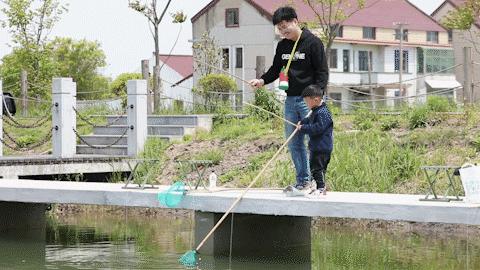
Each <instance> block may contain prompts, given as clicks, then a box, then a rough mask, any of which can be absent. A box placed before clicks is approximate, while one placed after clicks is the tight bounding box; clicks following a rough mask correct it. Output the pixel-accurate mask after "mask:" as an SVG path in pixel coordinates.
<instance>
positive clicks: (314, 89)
mask: <svg viewBox="0 0 480 270" xmlns="http://www.w3.org/2000/svg"><path fill="white" fill-rule="evenodd" d="M324 94H325V91H324V90H323V89H322V88H321V87H320V86H319V85H317V84H311V85H309V86H307V87H306V88H305V89H304V90H303V92H302V97H321V98H323V95H324Z"/></svg>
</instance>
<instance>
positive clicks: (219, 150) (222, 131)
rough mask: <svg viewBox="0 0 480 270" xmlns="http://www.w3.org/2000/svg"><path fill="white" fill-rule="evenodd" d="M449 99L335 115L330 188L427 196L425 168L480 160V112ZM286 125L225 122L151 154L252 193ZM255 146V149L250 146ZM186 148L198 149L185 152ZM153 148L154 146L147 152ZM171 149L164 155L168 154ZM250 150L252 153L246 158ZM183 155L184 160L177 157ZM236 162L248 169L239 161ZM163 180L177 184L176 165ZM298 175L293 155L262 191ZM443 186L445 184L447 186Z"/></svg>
mask: <svg viewBox="0 0 480 270" xmlns="http://www.w3.org/2000/svg"><path fill="white" fill-rule="evenodd" d="M453 110H457V109H456V108H455V107H453V106H452V105H451V104H450V103H448V101H447V102H445V100H443V99H434V100H429V102H428V103H427V104H426V105H419V106H415V107H413V108H405V109H403V110H402V111H401V112H400V113H397V114H395V115H390V114H379V113H374V112H372V111H371V110H367V109H361V110H357V111H354V112H352V113H350V114H341V113H339V111H338V110H332V111H334V112H336V113H335V114H334V121H335V133H334V137H335V139H334V152H333V155H332V160H331V163H330V166H329V170H328V175H327V178H328V185H329V187H330V189H331V190H335V191H360V192H398V193H424V192H425V190H426V186H427V185H426V181H425V178H424V175H423V172H422V171H421V169H420V167H421V166H424V165H458V166H460V165H462V164H463V163H465V162H471V161H475V160H477V161H478V160H480V155H479V151H480V126H479V123H478V119H480V117H479V113H478V111H477V110H476V108H468V109H466V110H464V111H462V112H461V113H448V112H447V111H453ZM283 141H284V138H283V123H282V122H281V121H279V120H276V119H268V120H265V118H264V116H258V115H257V116H250V117H247V118H245V119H225V118H221V117H220V118H219V119H218V120H217V121H215V122H214V128H213V131H212V132H211V133H205V132H200V133H198V134H196V135H195V136H188V137H185V140H184V141H183V142H176V143H174V144H170V145H168V146H165V145H159V146H157V148H156V149H155V150H153V151H152V150H147V151H148V152H150V153H151V155H147V157H156V156H158V155H159V153H161V155H162V156H163V157H167V160H168V159H170V160H171V159H172V158H178V157H181V158H187V159H209V160H212V161H214V163H215V165H214V166H213V170H215V172H217V174H219V179H220V182H221V183H222V184H223V185H226V186H235V187H245V186H246V185H248V183H249V182H250V181H251V180H252V179H253V178H254V177H255V176H256V174H257V173H258V172H259V171H260V169H261V168H262V166H263V165H264V164H265V163H266V162H267V161H268V160H269V159H270V158H271V157H272V156H273V154H274V152H275V151H276V150H277V149H278V147H279V146H280V145H281V144H282V143H283ZM248 145H250V146H252V147H251V149H250V148H249V149H247V150H248V151H247V150H246V148H248V147H247V146H248ZM180 148H184V149H190V150H188V151H183V152H181V153H177V152H176V151H177V150H178V149H180ZM147 149H148V148H147ZM162 149H163V150H162ZM245 152H247V153H245ZM177 154H178V155H177ZM235 156H237V157H238V159H242V162H243V163H242V164H239V163H238V162H237V163H235V162H234V160H235ZM166 173H167V175H170V177H169V178H168V179H166V178H164V176H165V172H164V173H160V176H159V177H158V178H157V180H158V181H159V182H162V183H169V181H170V180H171V179H172V176H173V177H174V178H175V179H177V178H181V177H180V176H179V175H178V174H175V167H174V166H173V167H171V168H170V171H168V172H166ZM294 180H295V174H294V169H293V165H292V163H291V161H290V158H289V154H288V153H287V152H286V151H285V152H284V153H283V154H282V155H281V156H280V157H279V158H278V160H277V161H276V162H275V163H274V165H273V166H272V167H271V168H269V169H268V170H267V172H266V173H265V175H264V177H263V179H262V181H259V183H258V184H257V187H283V186H285V185H287V184H291V183H293V182H294ZM439 186H440V187H441V186H442V183H440V184H439Z"/></svg>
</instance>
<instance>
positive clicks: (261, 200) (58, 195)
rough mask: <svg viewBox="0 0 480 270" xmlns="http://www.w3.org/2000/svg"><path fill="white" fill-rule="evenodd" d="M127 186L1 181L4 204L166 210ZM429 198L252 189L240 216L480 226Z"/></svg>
mask: <svg viewBox="0 0 480 270" xmlns="http://www.w3.org/2000/svg"><path fill="white" fill-rule="evenodd" d="M122 186H123V184H110V183H84V182H65V181H32V180H9V179H0V201H10V202H27V203H70V204H96V205H117V206H129V207H163V206H162V205H160V204H159V202H158V200H157V194H158V193H159V192H161V191H163V190H166V189H167V188H168V186H159V189H157V190H152V189H150V190H134V189H122ZM241 192H242V190H241V189H238V190H232V189H229V190H218V191H216V192H208V191H202V190H199V191H193V192H190V193H189V194H188V195H187V196H186V197H185V199H184V201H183V202H182V203H181V204H180V205H179V206H178V208H183V209H191V210H197V211H203V212H217V213H223V212H225V211H226V210H227V209H228V208H229V207H230V205H231V204H232V203H233V201H234V200H235V198H237V196H239V195H240V193H241ZM423 197H424V195H402V194H380V193H346V192H329V193H328V194H327V195H326V196H322V197H319V198H315V199H311V198H305V197H296V198H289V197H285V195H284V194H283V193H282V191H281V190H258V189H256V190H251V191H249V192H247V194H246V195H245V197H244V198H243V199H242V201H241V202H240V203H239V204H238V205H237V207H236V208H235V209H234V212H235V213H245V214H258V215H275V216H307V217H341V218H362V219H363V218H365V219H380V220H402V221H415V222H439V223H458V224H472V225H480V205H478V204H469V203H464V202H448V203H447V202H422V201H419V199H420V198H423Z"/></svg>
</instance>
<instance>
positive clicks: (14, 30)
mask: <svg viewBox="0 0 480 270" xmlns="http://www.w3.org/2000/svg"><path fill="white" fill-rule="evenodd" d="M2 3H3V4H4V6H3V7H2V8H1V9H0V10H1V11H2V12H3V13H4V14H5V17H6V19H5V20H4V21H2V22H1V26H2V27H3V28H6V29H8V31H9V32H10V34H11V36H12V42H13V44H12V47H13V48H14V49H13V52H12V54H11V55H8V56H5V57H4V58H3V59H2V61H3V65H2V69H1V71H0V72H1V73H2V74H3V75H4V76H5V73H6V72H15V73H14V74H10V75H17V79H16V81H17V82H18V80H19V77H20V75H18V74H20V71H21V70H26V71H27V73H28V82H29V89H30V90H29V91H31V92H33V94H44V92H45V89H47V88H50V82H51V75H52V72H53V69H52V68H53V67H52V61H51V59H49V56H50V49H49V48H47V41H48V34H49V33H50V31H51V30H52V28H53V26H54V25H55V23H56V22H57V21H58V20H59V19H60V16H61V15H62V14H63V13H64V12H66V11H67V8H66V6H63V5H60V3H59V1H57V0H39V1H35V0H2ZM7 65H8V66H7ZM10 77H11V76H10ZM10 79H11V78H10ZM12 83H13V82H12Z"/></svg>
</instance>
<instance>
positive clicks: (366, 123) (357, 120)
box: [353, 108, 378, 130]
mask: <svg viewBox="0 0 480 270" xmlns="http://www.w3.org/2000/svg"><path fill="white" fill-rule="evenodd" d="M377 119H378V117H377V114H375V113H374V112H372V111H371V110H370V109H367V108H362V109H358V110H356V111H355V115H354V118H353V125H354V126H355V128H357V129H360V130H368V129H371V128H372V127H373V124H374V122H376V121H377Z"/></svg>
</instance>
